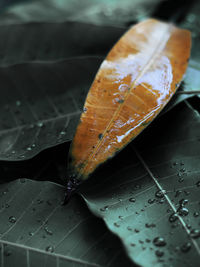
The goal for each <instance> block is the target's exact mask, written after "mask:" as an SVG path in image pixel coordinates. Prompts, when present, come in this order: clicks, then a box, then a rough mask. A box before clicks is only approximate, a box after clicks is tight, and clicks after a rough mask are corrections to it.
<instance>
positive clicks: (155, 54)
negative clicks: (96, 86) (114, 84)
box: [79, 24, 172, 176]
mask: <svg viewBox="0 0 200 267" xmlns="http://www.w3.org/2000/svg"><path fill="white" fill-rule="evenodd" d="M171 29H172V24H169V25H168V26H167V27H166V30H165V31H164V32H163V34H162V36H161V38H160V40H159V41H158V44H157V46H156V47H155V49H154V50H153V53H152V54H151V55H150V56H149V60H148V61H147V62H146V65H145V66H144V68H143V69H142V70H141V72H140V74H139V75H138V77H137V78H136V79H135V80H134V82H133V83H132V85H131V87H130V90H129V91H128V92H127V93H126V94H125V97H124V102H123V103H120V104H119V106H118V108H117V109H116V111H115V113H114V115H113V116H112V118H111V120H110V122H109V124H108V125H107V127H106V129H105V130H104V132H103V133H102V136H103V137H102V138H101V139H100V140H99V141H98V143H97V145H96V147H95V148H94V150H93V151H92V153H91V154H90V155H89V157H88V160H87V162H88V163H89V162H90V160H91V159H92V158H93V157H94V156H95V154H96V153H97V151H98V149H99V148H100V146H101V144H102V143H103V141H104V139H105V136H106V135H107V133H108V131H109V129H110V127H111V126H112V123H113V121H114V120H115V118H116V117H117V116H118V114H119V113H120V110H121V109H122V107H123V106H124V103H125V102H126V99H127V98H128V96H129V95H130V93H131V92H132V90H133V89H134V87H135V85H136V83H137V82H138V80H139V79H140V78H141V77H142V76H143V75H144V74H145V73H146V71H147V70H148V69H149V68H150V67H151V65H152V64H153V63H154V62H155V60H156V58H157V57H158V56H159V55H160V53H161V52H162V51H163V49H164V47H165V45H166V43H167V41H168V39H169V36H170V31H171ZM167 33H168V34H167ZM87 166H88V164H85V165H84V167H82V169H80V171H79V176H81V175H82V174H83V173H84V170H85V169H86V167H87Z"/></svg>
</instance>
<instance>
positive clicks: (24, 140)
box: [0, 58, 101, 160]
mask: <svg viewBox="0 0 200 267" xmlns="http://www.w3.org/2000/svg"><path fill="white" fill-rule="evenodd" d="M100 62H101V60H100V59H98V58H85V59H80V58H77V59H72V60H66V61H63V62H57V63H52V64H45V63H44V64H39V63H37V64H36V63H35V64H34V63H33V64H20V65H15V66H11V67H7V68H1V70H0V83H1V87H2V88H3V90H1V93H0V112H1V119H0V159H6V160H20V159H25V158H26V159H27V158H30V157H32V156H34V155H35V154H37V153H38V152H40V151H41V150H43V149H45V148H47V147H49V146H54V145H57V144H59V143H62V142H64V141H69V140H71V139H72V136H73V133H74V131H75V128H76V124H77V121H78V119H79V116H80V113H81V110H82V106H83V103H84V98H85V96H86V94H87V90H88V88H89V86H90V84H91V82H92V79H93V77H94V75H95V73H96V71H97V69H98V66H99V64H100Z"/></svg>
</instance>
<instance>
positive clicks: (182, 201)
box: [179, 199, 188, 207]
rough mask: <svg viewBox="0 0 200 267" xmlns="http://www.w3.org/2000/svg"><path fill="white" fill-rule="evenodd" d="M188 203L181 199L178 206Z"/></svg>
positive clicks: (186, 200)
mask: <svg viewBox="0 0 200 267" xmlns="http://www.w3.org/2000/svg"><path fill="white" fill-rule="evenodd" d="M187 203H188V199H181V200H180V201H179V204H180V206H182V207H183V206H185V205H186V204H187Z"/></svg>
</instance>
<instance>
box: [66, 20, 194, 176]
mask: <svg viewBox="0 0 200 267" xmlns="http://www.w3.org/2000/svg"><path fill="white" fill-rule="evenodd" d="M190 46H191V39H190V32H189V31H187V30H184V29H179V28H177V27H175V26H174V25H172V24H168V23H164V22H160V21H158V20H155V19H149V20H146V21H144V22H141V23H139V24H137V25H136V26H134V27H132V28H131V29H130V30H129V31H128V32H127V33H125V34H124V35H123V36H122V38H121V39H120V40H119V41H118V42H117V44H116V45H115V46H114V47H113V48H112V50H111V51H110V52H109V54H108V56H107V57H106V59H105V60H104V62H103V63H102V65H101V66H100V69H99V71H98V73H97V75H96V77H95V80H94V82H93V84H92V86H91V88H90V91H89V93H88V95H87V99H86V102H85V106H84V112H83V113H82V115H81V118H80V123H79V125H78V127H77V130H76V134H75V136H74V140H73V142H72V146H71V160H72V162H71V169H72V170H71V171H73V173H75V174H76V176H77V178H78V179H80V180H83V179H86V178H87V177H88V176H89V175H90V174H91V173H92V172H93V171H94V170H95V169H96V167H97V166H98V165H99V164H101V163H103V162H105V161H106V160H107V159H108V158H110V157H112V156H113V155H114V154H115V153H116V152H117V151H119V150H121V149H122V148H124V147H125V146H126V145H127V144H128V143H129V142H130V141H131V140H133V138H135V137H136V136H137V135H138V134H139V133H140V132H141V131H142V130H143V129H144V128H145V127H146V126H147V125H148V124H149V123H150V122H151V121H152V120H153V119H154V118H155V117H156V116H157V114H158V113H159V112H160V111H161V110H162V109H163V107H164V106H165V105H166V104H167V103H168V101H169V100H170V98H171V97H172V95H173V94H174V93H175V91H176V88H177V85H178V84H179V83H180V81H181V80H182V78H183V75H184V73H185V71H186V68H187V64H188V59H189V56H190Z"/></svg>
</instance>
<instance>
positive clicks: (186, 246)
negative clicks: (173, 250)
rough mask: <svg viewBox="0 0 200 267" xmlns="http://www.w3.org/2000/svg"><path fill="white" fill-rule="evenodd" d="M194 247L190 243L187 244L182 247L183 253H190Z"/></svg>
mask: <svg viewBox="0 0 200 267" xmlns="http://www.w3.org/2000/svg"><path fill="white" fill-rule="evenodd" d="M191 247H192V245H191V243H190V242H187V243H185V244H183V245H182V246H181V251H182V252H188V251H189V250H190V249H191Z"/></svg>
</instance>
